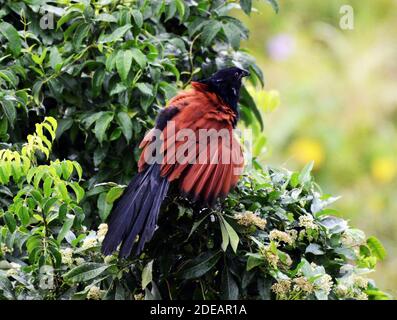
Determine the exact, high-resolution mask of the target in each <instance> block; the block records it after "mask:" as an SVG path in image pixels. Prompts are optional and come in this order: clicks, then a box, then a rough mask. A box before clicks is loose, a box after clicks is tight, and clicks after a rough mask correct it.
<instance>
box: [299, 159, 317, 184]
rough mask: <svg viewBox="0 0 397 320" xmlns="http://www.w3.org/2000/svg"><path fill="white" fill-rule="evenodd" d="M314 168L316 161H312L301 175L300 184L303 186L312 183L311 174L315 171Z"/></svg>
mask: <svg viewBox="0 0 397 320" xmlns="http://www.w3.org/2000/svg"><path fill="white" fill-rule="evenodd" d="M313 166H314V161H311V162H310V163H308V164H307V165H306V166H305V167H304V168H303V169H302V171H301V172H300V173H299V182H300V183H301V184H305V183H307V182H309V181H310V179H311V174H310V173H311V171H312V170H313Z"/></svg>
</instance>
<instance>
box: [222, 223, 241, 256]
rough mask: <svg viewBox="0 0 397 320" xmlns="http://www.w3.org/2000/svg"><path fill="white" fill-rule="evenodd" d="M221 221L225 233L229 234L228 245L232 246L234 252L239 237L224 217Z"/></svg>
mask: <svg viewBox="0 0 397 320" xmlns="http://www.w3.org/2000/svg"><path fill="white" fill-rule="evenodd" d="M223 223H224V224H225V227H226V230H227V233H228V235H229V240H230V245H231V246H232V249H233V251H234V253H236V252H237V247H238V243H239V241H240V238H239V236H238V234H237V232H236V231H234V229H233V228H232V226H231V225H230V224H229V223H228V222H227V221H226V220H225V219H224V220H223Z"/></svg>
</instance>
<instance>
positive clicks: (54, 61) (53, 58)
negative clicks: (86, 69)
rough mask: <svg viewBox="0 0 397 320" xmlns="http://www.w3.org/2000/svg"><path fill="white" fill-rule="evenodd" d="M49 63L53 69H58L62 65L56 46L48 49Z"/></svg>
mask: <svg viewBox="0 0 397 320" xmlns="http://www.w3.org/2000/svg"><path fill="white" fill-rule="evenodd" d="M50 65H51V68H52V69H54V70H55V71H59V70H60V69H61V67H62V57H61V55H60V54H59V51H58V48H57V47H52V49H51V51H50Z"/></svg>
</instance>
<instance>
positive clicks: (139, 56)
mask: <svg viewBox="0 0 397 320" xmlns="http://www.w3.org/2000/svg"><path fill="white" fill-rule="evenodd" d="M128 52H130V54H131V56H132V58H133V59H134V60H135V62H136V63H137V64H138V65H139V66H140V67H141V69H143V68H145V66H146V62H147V59H146V56H145V55H144V54H143V53H142V51H141V50H139V49H137V48H132V49H131V50H129V51H128Z"/></svg>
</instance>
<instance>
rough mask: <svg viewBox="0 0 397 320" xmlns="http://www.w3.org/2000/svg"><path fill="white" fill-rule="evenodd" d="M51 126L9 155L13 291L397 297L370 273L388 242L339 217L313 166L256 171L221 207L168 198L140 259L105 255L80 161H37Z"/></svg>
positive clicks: (4, 280) (8, 294)
mask: <svg viewBox="0 0 397 320" xmlns="http://www.w3.org/2000/svg"><path fill="white" fill-rule="evenodd" d="M43 128H46V129H47V130H48V132H49V136H50V137H51V138H50V139H53V138H54V137H55V128H56V123H55V122H54V119H52V118H46V121H45V122H44V123H43V124H39V125H37V127H36V134H34V135H31V136H29V137H28V143H27V144H26V145H25V146H23V148H22V150H21V152H17V151H11V150H2V151H1V157H0V161H1V166H0V168H1V183H2V186H1V191H2V193H3V194H8V195H10V197H9V198H10V199H9V202H7V201H5V202H3V209H2V211H1V218H2V219H3V220H4V222H5V225H4V226H2V227H1V232H0V235H1V238H0V243H1V244H2V246H1V256H2V258H3V260H1V269H3V270H0V290H1V291H0V292H1V296H2V297H3V298H18V299H32V298H36V299H37V298H61V299H69V298H74V299H79V298H90V299H142V298H146V299H153V298H156V299H160V298H165V299H218V298H224V299H238V298H240V299H271V298H277V299H314V298H317V299H346V298H351V299H367V298H368V297H370V298H387V297H388V296H387V295H386V294H384V293H383V292H381V291H379V290H378V289H377V288H376V286H375V284H374V283H373V282H372V281H371V280H368V279H367V278H366V274H367V273H369V272H370V271H371V270H372V269H373V268H374V267H375V264H376V262H377V260H378V259H383V258H384V256H385V252H384V249H383V247H382V245H381V244H380V243H379V241H378V240H377V239H375V238H374V237H371V238H368V239H365V235H364V234H363V232H362V231H360V230H356V229H352V228H350V227H349V226H348V224H347V222H346V221H345V220H343V219H341V218H337V217H335V216H333V215H331V214H334V213H335V212H334V211H333V210H331V209H328V208H327V206H328V205H329V204H330V203H332V202H333V201H335V200H336V198H333V197H330V196H328V195H322V194H321V193H320V192H319V191H318V190H317V188H316V186H315V184H314V182H313V180H312V178H311V176H310V170H311V166H310V165H309V166H307V167H305V168H304V169H303V170H302V172H294V173H291V172H289V171H286V170H277V169H268V170H261V169H257V170H253V171H251V172H250V173H247V174H246V175H245V176H244V177H243V179H242V180H241V182H240V183H239V185H238V187H237V188H236V190H235V191H234V192H233V193H232V194H231V195H230V196H229V197H228V198H227V200H226V201H225V203H223V204H222V205H221V207H219V208H217V209H216V210H212V209H201V210H197V209H195V208H194V207H193V206H192V204H190V203H188V202H187V200H185V199H183V198H178V197H169V198H168V199H167V201H166V203H165V205H164V207H163V212H162V215H161V217H160V221H159V225H160V228H159V229H158V230H157V232H156V233H155V236H154V239H153V241H152V242H150V243H149V245H148V246H147V248H146V250H145V251H144V253H143V254H142V255H141V256H140V257H138V258H133V259H129V260H118V259H117V258H116V256H109V257H103V256H102V255H101V253H100V244H101V241H102V240H103V238H104V235H105V234H106V230H107V226H106V225H105V224H101V225H100V226H99V229H98V231H93V230H91V231H90V230H87V228H85V227H84V226H83V225H82V222H83V218H84V212H83V210H82V209H81V207H80V206H79V202H80V200H81V199H82V197H83V196H84V191H83V189H82V188H81V187H80V185H79V183H78V180H79V179H80V176H81V167H80V166H79V164H78V163H76V162H72V161H68V160H65V161H62V162H60V161H58V160H56V161H52V162H50V164H49V165H37V164H36V163H37V159H36V155H35V154H36V153H38V152H39V153H44V154H45V155H46V156H47V157H48V154H49V151H50V150H51V142H50V139H48V138H47V136H46V135H45V134H44V132H43V131H44V130H43ZM8 186H9V187H8ZM13 188H15V189H16V190H18V192H17V193H16V195H15V196H14V197H13V199H12V198H11V197H12V191H11V189H13ZM109 194H110V195H111V194H112V193H110V192H109V193H108V195H109ZM170 230H171V231H170ZM48 266H50V268H48ZM149 289H150V290H149Z"/></svg>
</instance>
